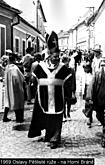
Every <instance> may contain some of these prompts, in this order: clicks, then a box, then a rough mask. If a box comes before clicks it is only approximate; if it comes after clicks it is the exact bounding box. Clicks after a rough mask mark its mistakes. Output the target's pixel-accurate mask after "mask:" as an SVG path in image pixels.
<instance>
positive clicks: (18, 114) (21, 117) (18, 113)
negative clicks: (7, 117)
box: [15, 109, 24, 122]
mask: <svg viewBox="0 0 105 165" xmlns="http://www.w3.org/2000/svg"><path fill="white" fill-rule="evenodd" d="M15 116H16V122H22V121H24V110H23V109H17V110H15Z"/></svg>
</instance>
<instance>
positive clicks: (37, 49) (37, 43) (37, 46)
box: [33, 0, 40, 52]
mask: <svg viewBox="0 0 105 165" xmlns="http://www.w3.org/2000/svg"><path fill="white" fill-rule="evenodd" d="M33 4H34V5H35V2H34V1H33ZM39 5H40V1H39V0H37V1H36V28H37V30H39V29H38V28H39V27H38V10H39ZM36 52H39V39H38V35H37V36H36Z"/></svg>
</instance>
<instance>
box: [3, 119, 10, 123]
mask: <svg viewBox="0 0 105 165" xmlns="http://www.w3.org/2000/svg"><path fill="white" fill-rule="evenodd" d="M9 121H11V119H9V118H6V119H3V122H9Z"/></svg>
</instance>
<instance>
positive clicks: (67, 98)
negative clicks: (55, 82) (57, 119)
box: [62, 54, 76, 121]
mask: <svg viewBox="0 0 105 165" xmlns="http://www.w3.org/2000/svg"><path fill="white" fill-rule="evenodd" d="M69 60H70V59H69V57H68V56H67V55H66V54H65V55H63V58H62V62H63V63H64V65H65V66H66V67H67V68H68V69H69V71H70V74H71V78H70V80H69V83H68V81H66V82H65V84H64V118H63V121H66V120H71V116H70V109H71V105H72V102H71V98H72V96H73V95H75V91H76V77H75V71H74V69H73V68H71V67H69ZM68 89H69V90H68ZM66 105H67V109H66Z"/></svg>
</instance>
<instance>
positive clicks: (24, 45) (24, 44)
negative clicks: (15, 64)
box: [23, 40, 26, 56]
mask: <svg viewBox="0 0 105 165" xmlns="http://www.w3.org/2000/svg"><path fill="white" fill-rule="evenodd" d="M25 47H26V42H25V41H24V40H23V56H25V53H26V52H25Z"/></svg>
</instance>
